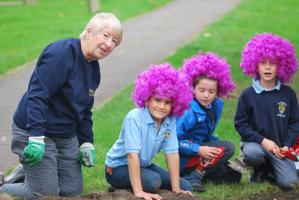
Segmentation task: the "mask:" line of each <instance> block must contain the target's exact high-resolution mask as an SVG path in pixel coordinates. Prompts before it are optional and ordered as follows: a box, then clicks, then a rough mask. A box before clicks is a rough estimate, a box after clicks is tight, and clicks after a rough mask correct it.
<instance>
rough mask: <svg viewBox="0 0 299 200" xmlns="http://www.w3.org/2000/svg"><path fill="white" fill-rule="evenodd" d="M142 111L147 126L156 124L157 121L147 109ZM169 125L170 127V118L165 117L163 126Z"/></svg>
mask: <svg viewBox="0 0 299 200" xmlns="http://www.w3.org/2000/svg"><path fill="white" fill-rule="evenodd" d="M142 111H143V116H144V118H145V121H146V123H147V124H156V121H155V120H154V119H153V118H152V116H151V114H150V112H149V110H148V108H147V107H145V108H144V109H143V110H142ZM169 125H170V118H169V117H165V118H164V120H163V122H162V125H161V126H165V127H168V126H169Z"/></svg>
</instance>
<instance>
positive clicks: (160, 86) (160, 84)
mask: <svg viewBox="0 0 299 200" xmlns="http://www.w3.org/2000/svg"><path fill="white" fill-rule="evenodd" d="M152 96H158V97H160V98H169V99H171V100H172V109H171V113H170V116H180V115H182V114H183V112H184V110H185V109H187V108H188V106H189V102H190V101H191V100H192V92H191V90H190V88H189V87H188V84H187V81H186V79H185V78H184V77H183V76H182V75H181V74H180V73H178V71H177V70H175V69H174V68H173V67H172V66H171V65H170V64H160V65H150V68H149V69H148V70H146V71H144V72H142V73H141V74H139V76H138V78H137V79H136V81H135V88H134V90H133V92H132V99H133V100H134V101H135V104H136V106H137V107H144V106H145V103H146V101H147V100H148V99H150V98H151V97H152Z"/></svg>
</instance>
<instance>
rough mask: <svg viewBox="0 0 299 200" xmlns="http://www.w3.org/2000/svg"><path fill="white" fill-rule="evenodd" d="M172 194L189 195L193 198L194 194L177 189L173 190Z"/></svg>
mask: <svg viewBox="0 0 299 200" xmlns="http://www.w3.org/2000/svg"><path fill="white" fill-rule="evenodd" d="M172 192H174V193H177V194H179V193H182V194H187V195H190V196H193V194H192V192H190V191H186V190H181V189H180V188H176V189H174V190H172Z"/></svg>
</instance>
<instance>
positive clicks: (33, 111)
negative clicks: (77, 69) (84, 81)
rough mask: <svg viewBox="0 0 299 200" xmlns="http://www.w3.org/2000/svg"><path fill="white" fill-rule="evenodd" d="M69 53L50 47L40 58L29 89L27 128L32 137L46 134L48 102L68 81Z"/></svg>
mask: <svg viewBox="0 0 299 200" xmlns="http://www.w3.org/2000/svg"><path fill="white" fill-rule="evenodd" d="M67 59H70V57H68V55H67V52H59V51H56V49H54V48H52V47H51V45H49V46H48V47H47V48H46V49H45V50H44V52H43V53H42V54H41V56H40V57H39V59H38V61H37V64H36V67H35V70H34V72H33V74H32V76H31V79H30V83H29V87H28V108H27V114H28V119H27V127H28V129H29V132H30V134H31V135H32V136H42V135H44V133H45V129H46V121H47V111H48V102H49V99H50V97H51V95H53V94H54V93H55V92H56V91H57V90H58V89H59V88H60V87H61V86H62V85H63V83H64V82H65V81H66V79H67V77H68V74H69V71H70V67H69V66H66V64H65V60H67Z"/></svg>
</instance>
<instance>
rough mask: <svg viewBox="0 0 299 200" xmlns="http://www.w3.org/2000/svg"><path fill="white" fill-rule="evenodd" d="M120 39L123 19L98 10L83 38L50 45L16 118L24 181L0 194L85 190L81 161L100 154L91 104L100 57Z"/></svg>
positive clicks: (6, 186)
mask: <svg viewBox="0 0 299 200" xmlns="http://www.w3.org/2000/svg"><path fill="white" fill-rule="evenodd" d="M121 40H122V26H121V23H120V22H119V20H118V19H117V18H116V17H115V16H114V15H112V14H110V13H99V14H96V15H95V16H94V17H92V18H91V19H90V21H89V22H88V23H87V25H86V27H85V29H84V31H83V33H82V34H81V35H80V39H77V38H68V39H63V40H60V41H57V42H54V43H52V44H50V45H48V46H47V47H46V48H45V50H44V51H43V52H42V54H41V55H40V57H39V59H38V61H37V64H36V68H35V70H34V72H33V74H32V76H31V79H30V82H29V86H28V90H27V91H26V92H25V94H24V95H23V97H22V99H21V101H20V102H19V105H18V107H17V109H16V111H15V113H14V117H13V127H12V136H13V138H12V151H13V152H14V153H16V154H18V155H19V158H20V162H21V163H22V164H23V166H24V170H25V174H26V176H25V182H24V183H16V184H4V185H3V186H2V187H1V188H0V193H8V194H10V195H13V196H16V197H22V198H25V199H36V198H39V197H41V196H44V195H54V196H58V195H59V196H75V195H78V194H80V193H81V192H82V172H81V164H83V165H84V166H87V167H92V166H93V165H94V158H95V152H94V148H93V132H92V119H91V115H92V113H91V109H92V106H93V102H94V93H95V90H96V89H97V88H98V86H99V84H100V79H101V76H100V66H99V63H98V60H99V59H102V58H104V57H106V56H108V55H109V54H110V53H111V52H112V51H113V50H114V48H115V47H117V46H118V45H119V44H120V42H121ZM78 157H79V158H80V159H79V160H78Z"/></svg>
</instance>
